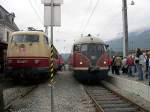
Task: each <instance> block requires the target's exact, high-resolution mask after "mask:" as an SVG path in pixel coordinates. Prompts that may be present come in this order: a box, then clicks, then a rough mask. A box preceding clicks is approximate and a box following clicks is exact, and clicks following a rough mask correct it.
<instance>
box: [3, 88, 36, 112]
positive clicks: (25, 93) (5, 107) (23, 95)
mask: <svg viewBox="0 0 150 112" xmlns="http://www.w3.org/2000/svg"><path fill="white" fill-rule="evenodd" d="M37 87H38V85H35V86H33V87H31V88H30V89H29V90H27V91H26V92H24V93H22V94H20V95H18V96H16V97H15V98H13V99H12V100H11V101H10V102H9V103H8V104H6V106H4V110H9V108H10V107H11V106H12V105H13V104H14V103H15V102H16V101H17V100H19V99H22V98H24V97H25V96H27V95H28V94H29V93H31V92H32V91H33V90H34V89H35V88H37ZM9 111H10V110H9Z"/></svg>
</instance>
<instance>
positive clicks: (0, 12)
mask: <svg viewBox="0 0 150 112" xmlns="http://www.w3.org/2000/svg"><path fill="white" fill-rule="evenodd" d="M14 19H15V14H14V13H9V12H8V11H7V10H6V9H4V8H3V7H2V6H1V5H0V72H2V71H3V70H4V66H5V59H6V50H7V42H8V41H9V37H10V35H11V33H12V32H14V31H18V30H19V28H18V27H17V25H16V24H15V22H14Z"/></svg>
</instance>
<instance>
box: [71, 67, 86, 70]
mask: <svg viewBox="0 0 150 112" xmlns="http://www.w3.org/2000/svg"><path fill="white" fill-rule="evenodd" d="M73 70H88V67H74V68H73Z"/></svg>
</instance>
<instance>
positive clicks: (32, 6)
mask: <svg viewBox="0 0 150 112" xmlns="http://www.w3.org/2000/svg"><path fill="white" fill-rule="evenodd" d="M28 1H29V4H30V6H31V7H32V9H33V11H34V12H35V14H36V16H37V17H38V19H39V20H40V22H41V24H42V25H43V21H42V19H41V17H40V15H39V14H38V12H37V10H36V9H35V8H34V6H33V4H32V2H31V1H30V0H28Z"/></svg>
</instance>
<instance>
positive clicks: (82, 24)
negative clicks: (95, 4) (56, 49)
mask: <svg viewBox="0 0 150 112" xmlns="http://www.w3.org/2000/svg"><path fill="white" fill-rule="evenodd" d="M90 6H91V0H89V4H88V8H90ZM87 11H90V10H89V9H88V10H87ZM87 17H88V16H87V15H84V17H83V19H82V23H81V26H80V29H81V32H82V29H83V26H84V25H85V21H86V18H87Z"/></svg>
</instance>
